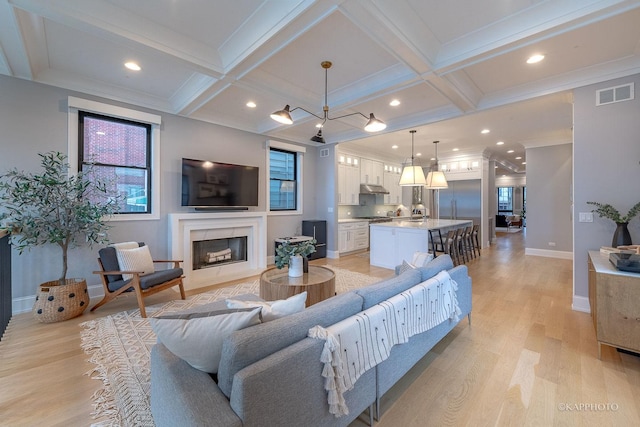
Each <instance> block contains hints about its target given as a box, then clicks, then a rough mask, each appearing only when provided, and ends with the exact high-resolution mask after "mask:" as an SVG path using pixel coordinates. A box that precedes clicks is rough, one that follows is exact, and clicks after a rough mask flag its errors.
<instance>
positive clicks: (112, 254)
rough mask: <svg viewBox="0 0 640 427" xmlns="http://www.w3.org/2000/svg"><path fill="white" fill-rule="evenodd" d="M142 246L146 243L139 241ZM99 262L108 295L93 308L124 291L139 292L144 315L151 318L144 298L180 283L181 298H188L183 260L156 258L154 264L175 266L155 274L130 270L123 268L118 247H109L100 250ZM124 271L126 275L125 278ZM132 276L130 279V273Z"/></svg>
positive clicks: (100, 272) (140, 305)
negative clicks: (182, 266) (185, 291)
mask: <svg viewBox="0 0 640 427" xmlns="http://www.w3.org/2000/svg"><path fill="white" fill-rule="evenodd" d="M138 245H139V247H142V246H144V243H138ZM98 255H99V258H98V264H100V269H101V270H100V271H94V272H93V273H94V274H98V275H100V278H101V279H102V287H103V288H104V297H103V298H102V300H101V301H100V302H99V303H98V304H96V305H95V306H93V307H92V308H91V311H93V310H95V309H96V308H98V307H100V306H102V305H104V304H106V303H108V302H109V301H112V300H113V299H115V298H116V297H117V296H118V295H120V294H122V293H123V292H135V294H136V298H137V300H138V307H140V316H142V317H147V312H146V310H145V307H144V297H146V296H149V295H153V294H155V293H158V292H161V291H164V290H165V289H169V288H172V287H174V286H178V287H179V288H180V297H181V298H182V299H185V298H186V297H185V293H184V285H183V283H182V279H183V278H184V276H183V270H182V268H180V263H181V262H182V261H181V260H180V261H176V260H170V261H169V260H153V263H173V268H169V269H166V270H155V271H154V272H153V273H150V274H144V275H143V271H126V270H123V269H121V268H120V264H119V262H118V256H117V252H116V248H114V247H112V246H109V247H106V248H102V249H100V250H99V251H98ZM123 274H124V275H125V277H123ZM127 275H129V276H132V277H131V278H127V277H129V276H127Z"/></svg>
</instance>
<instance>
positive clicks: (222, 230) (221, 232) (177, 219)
mask: <svg viewBox="0 0 640 427" xmlns="http://www.w3.org/2000/svg"><path fill="white" fill-rule="evenodd" d="M240 236H247V260H246V261H243V262H235V263H232V264H223V265H219V266H211V267H208V268H202V269H199V270H193V259H192V254H191V248H192V242H193V241H194V240H196V241H197V240H206V239H221V238H227V237H240ZM169 259H181V260H183V261H184V262H183V264H182V268H183V269H184V275H185V281H184V284H185V289H188V290H189V289H197V288H201V287H205V286H210V285H215V284H217V283H222V282H226V281H229V280H235V279H241V278H244V277H249V276H254V275H257V274H260V273H261V272H262V271H263V270H264V269H265V268H266V267H267V215H266V213H264V212H202V213H199V212H196V213H175V214H169Z"/></svg>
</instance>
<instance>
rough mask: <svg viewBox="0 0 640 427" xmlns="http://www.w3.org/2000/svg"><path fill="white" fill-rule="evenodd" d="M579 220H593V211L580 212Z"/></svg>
mask: <svg viewBox="0 0 640 427" xmlns="http://www.w3.org/2000/svg"><path fill="white" fill-rule="evenodd" d="M578 222H593V212H580V216H579V217H578Z"/></svg>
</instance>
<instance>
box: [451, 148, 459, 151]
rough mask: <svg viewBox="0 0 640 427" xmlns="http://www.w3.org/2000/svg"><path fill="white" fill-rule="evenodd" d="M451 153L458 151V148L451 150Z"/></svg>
mask: <svg viewBox="0 0 640 427" xmlns="http://www.w3.org/2000/svg"><path fill="white" fill-rule="evenodd" d="M451 151H460V149H459V148H454V149H453V150H451Z"/></svg>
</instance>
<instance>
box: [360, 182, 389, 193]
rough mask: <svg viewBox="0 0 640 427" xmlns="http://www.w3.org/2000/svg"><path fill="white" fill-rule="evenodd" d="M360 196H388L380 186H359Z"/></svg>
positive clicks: (385, 190)
mask: <svg viewBox="0 0 640 427" xmlns="http://www.w3.org/2000/svg"><path fill="white" fill-rule="evenodd" d="M360 194H389V191H388V190H387V189H385V188H384V187H383V186H382V185H376V184H360Z"/></svg>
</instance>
